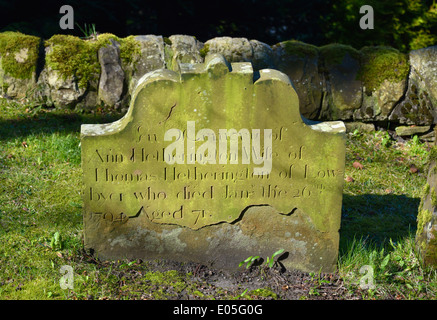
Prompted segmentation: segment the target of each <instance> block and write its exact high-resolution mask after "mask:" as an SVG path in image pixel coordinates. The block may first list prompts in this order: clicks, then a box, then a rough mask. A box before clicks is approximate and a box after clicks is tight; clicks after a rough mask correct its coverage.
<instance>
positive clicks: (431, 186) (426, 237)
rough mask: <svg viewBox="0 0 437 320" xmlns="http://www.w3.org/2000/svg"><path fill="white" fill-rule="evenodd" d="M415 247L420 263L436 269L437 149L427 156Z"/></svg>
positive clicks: (433, 148) (433, 149) (434, 148)
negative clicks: (426, 170)
mask: <svg viewBox="0 0 437 320" xmlns="http://www.w3.org/2000/svg"><path fill="white" fill-rule="evenodd" d="M416 246H417V249H418V251H419V253H420V258H421V259H422V262H423V263H424V264H425V265H427V266H434V267H437V147H436V146H433V147H432V149H431V152H430V156H429V164H428V177H427V181H426V184H425V187H424V190H423V195H422V199H421V201H420V205H419V212H418V215H417V230H416Z"/></svg>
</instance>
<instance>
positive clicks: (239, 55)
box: [202, 37, 253, 63]
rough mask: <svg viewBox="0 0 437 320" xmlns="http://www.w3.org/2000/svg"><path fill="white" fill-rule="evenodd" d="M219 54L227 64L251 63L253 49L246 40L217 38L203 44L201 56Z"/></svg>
mask: <svg viewBox="0 0 437 320" xmlns="http://www.w3.org/2000/svg"><path fill="white" fill-rule="evenodd" d="M213 53H219V54H222V55H223V56H224V57H225V59H226V60H227V61H228V62H229V63H232V62H251V61H252V60H253V49H252V46H251V44H250V42H249V40H247V39H246V38H231V37H217V38H213V39H210V40H208V41H206V42H205V46H204V48H203V49H202V54H203V55H205V56H206V55H208V54H213Z"/></svg>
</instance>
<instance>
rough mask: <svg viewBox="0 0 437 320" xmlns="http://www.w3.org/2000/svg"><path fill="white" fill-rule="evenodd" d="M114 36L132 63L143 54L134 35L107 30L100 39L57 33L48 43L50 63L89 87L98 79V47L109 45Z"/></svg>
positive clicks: (66, 76) (83, 86) (67, 76)
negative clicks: (109, 32)
mask: <svg viewBox="0 0 437 320" xmlns="http://www.w3.org/2000/svg"><path fill="white" fill-rule="evenodd" d="M110 39H113V40H115V41H117V42H119V43H120V58H121V59H122V61H123V62H124V63H131V62H132V59H133V57H135V55H138V54H139V44H138V42H137V41H136V40H135V38H134V37H133V36H130V37H127V38H119V37H117V36H115V35H113V34H108V33H105V34H101V35H99V36H98V37H97V39H90V40H83V39H80V38H78V37H75V36H71V35H54V36H53V37H51V38H50V39H49V40H46V41H45V46H46V47H50V50H49V51H48V53H47V55H46V63H47V65H48V66H49V67H50V68H51V69H52V70H56V71H58V72H59V73H60V74H61V76H62V77H63V78H64V79H67V78H70V77H73V78H75V79H76V81H77V83H78V86H79V87H80V88H86V87H87V85H88V83H89V82H90V81H93V80H95V81H96V80H98V77H99V75H100V64H99V60H98V50H99V48H101V47H102V46H106V45H109V44H110V41H109V40H110Z"/></svg>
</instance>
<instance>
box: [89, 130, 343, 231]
mask: <svg viewBox="0 0 437 320" xmlns="http://www.w3.org/2000/svg"><path fill="white" fill-rule="evenodd" d="M134 131H136V136H135V138H134V139H132V141H130V144H129V145H128V147H126V148H118V147H117V146H113V147H111V148H99V147H97V148H96V149H95V150H94V154H93V159H92V160H91V162H92V163H93V164H94V166H93V167H91V166H89V169H88V170H89V171H90V172H89V173H91V172H92V177H93V179H92V180H93V181H92V183H91V185H92V186H90V187H89V188H87V189H86V193H87V195H86V196H87V198H88V199H89V202H90V205H91V206H92V207H93V206H94V205H95V207H96V208H98V207H100V206H101V205H102V204H103V203H106V204H107V205H109V204H110V203H112V204H115V203H119V204H120V203H123V206H122V207H125V208H132V209H131V210H125V211H123V212H115V213H105V214H104V215H102V218H103V219H105V220H107V221H110V222H114V223H116V222H124V221H126V220H127V219H128V218H132V217H141V216H142V217H143V218H144V217H145V218H147V219H149V220H150V221H154V222H157V223H170V224H179V225H184V226H189V227H191V228H199V227H203V226H205V225H208V224H210V223H217V222H220V221H217V220H216V219H215V215H216V214H217V213H216V212H214V210H211V209H209V207H210V206H209V202H213V201H216V202H217V201H219V202H224V203H226V202H227V201H235V200H237V201H238V200H249V202H250V203H251V204H269V203H270V200H282V201H286V202H287V201H288V202H290V203H293V204H294V205H298V204H299V202H300V201H309V199H311V197H314V196H320V195H321V194H322V193H323V192H324V191H325V190H326V187H325V185H326V184H327V183H328V185H329V184H330V182H329V181H330V180H333V181H334V182H335V180H336V179H338V177H339V176H343V171H342V170H341V169H338V168H332V167H326V166H324V165H323V163H321V164H320V165H318V166H316V165H314V163H312V162H311V161H308V155H307V153H308V152H307V149H308V147H307V146H305V145H299V144H294V143H293V138H292V137H290V136H288V134H287V132H288V130H287V128H286V127H280V128H277V129H273V130H272V132H271V133H270V136H271V138H272V148H269V149H267V150H264V151H265V152H270V155H269V156H270V157H271V159H272V164H273V165H272V170H271V171H270V173H268V174H265V175H257V174H255V173H254V170H253V166H254V165H250V164H247V163H243V161H241V159H242V158H243V157H244V150H241V151H240V153H239V154H238V155H236V156H238V157H239V160H240V161H239V162H238V161H236V163H237V164H236V165H235V166H234V165H230V164H229V163H228V164H220V163H219V161H218V162H217V163H216V164H210V163H205V164H199V163H197V162H193V163H192V164H189V163H188V164H182V165H181V164H174V165H171V164H168V163H167V162H166V161H165V149H166V147H167V146H168V145H169V144H171V143H172V142H171V141H165V139H164V137H163V136H162V133H159V132H148V131H146V130H145V126H144V125H137V127H136V130H134ZM193 143H194V144H196V145H200V144H201V143H202V141H194V142H193ZM239 143H240V144H242V137H240V141H239ZM216 156H217V158H218V157H219V155H218V154H216ZM237 160H238V158H237ZM150 164H153V166H150ZM89 173H88V174H89ZM108 186H109V187H108ZM104 190H111V192H108V191H104ZM197 202H198V203H200V204H201V206H199V205H198V204H196V203H197ZM125 204H126V205H125ZM97 213H98V212H97ZM138 213H140V214H138ZM239 213H240V211H238V210H236V211H235V214H233V215H227V216H225V217H223V216H222V217H220V220H221V219H223V218H224V220H226V221H228V222H232V221H233V220H235V219H237V218H238V214H239ZM284 213H287V212H284Z"/></svg>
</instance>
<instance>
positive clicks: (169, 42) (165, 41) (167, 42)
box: [164, 37, 173, 46]
mask: <svg viewBox="0 0 437 320" xmlns="http://www.w3.org/2000/svg"><path fill="white" fill-rule="evenodd" d="M164 43H165V44H166V45H168V46H171V45H172V44H173V42H172V41H171V40H170V38H167V37H164Z"/></svg>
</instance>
